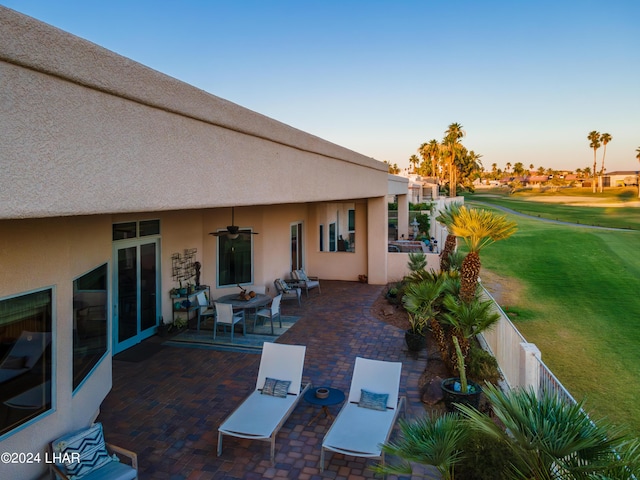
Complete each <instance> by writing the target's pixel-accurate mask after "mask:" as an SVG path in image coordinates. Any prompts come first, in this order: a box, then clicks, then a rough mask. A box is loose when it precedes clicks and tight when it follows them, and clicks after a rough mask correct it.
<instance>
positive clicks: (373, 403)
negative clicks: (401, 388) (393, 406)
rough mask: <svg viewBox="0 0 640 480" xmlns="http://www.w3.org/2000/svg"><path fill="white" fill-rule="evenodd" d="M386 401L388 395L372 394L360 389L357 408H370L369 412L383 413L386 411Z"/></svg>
mask: <svg viewBox="0 0 640 480" xmlns="http://www.w3.org/2000/svg"><path fill="white" fill-rule="evenodd" d="M388 400H389V394H388V393H373V392H369V391H368V390H364V389H361V390H360V402H359V403H358V406H359V407H362V408H370V409H371V410H381V411H384V410H386V409H387V401H388Z"/></svg>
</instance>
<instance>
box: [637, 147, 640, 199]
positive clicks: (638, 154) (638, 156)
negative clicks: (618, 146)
mask: <svg viewBox="0 0 640 480" xmlns="http://www.w3.org/2000/svg"><path fill="white" fill-rule="evenodd" d="M636 159H637V160H638V161H639V162H640V147H638V148H636ZM636 181H637V182H638V198H640V175H638V179H637V180H636Z"/></svg>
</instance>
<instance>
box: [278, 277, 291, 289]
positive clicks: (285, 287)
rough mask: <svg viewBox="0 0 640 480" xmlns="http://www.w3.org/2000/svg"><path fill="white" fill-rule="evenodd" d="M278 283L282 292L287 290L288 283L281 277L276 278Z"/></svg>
mask: <svg viewBox="0 0 640 480" xmlns="http://www.w3.org/2000/svg"><path fill="white" fill-rule="evenodd" d="M278 285H279V286H280V290H282V291H283V292H288V291H289V285H287V282H285V281H284V280H282V279H281V278H279V279H278Z"/></svg>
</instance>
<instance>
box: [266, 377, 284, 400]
mask: <svg viewBox="0 0 640 480" xmlns="http://www.w3.org/2000/svg"><path fill="white" fill-rule="evenodd" d="M289 385H291V382H290V381H288V380H278V379H276V378H270V377H267V378H266V379H265V381H264V387H262V394H263V395H272V396H274V397H281V398H285V397H286V396H287V392H288V391H289Z"/></svg>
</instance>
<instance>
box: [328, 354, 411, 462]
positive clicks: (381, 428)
mask: <svg viewBox="0 0 640 480" xmlns="http://www.w3.org/2000/svg"><path fill="white" fill-rule="evenodd" d="M401 375H402V363H400V362H386V361H382V360H370V359H367V358H361V357H357V358H356V362H355V367H354V369H353V376H352V378H351V388H350V389H349V399H348V401H347V402H345V404H344V406H343V407H342V409H341V410H340V413H339V414H338V416H337V417H336V419H335V421H334V422H333V424H332V425H331V428H330V429H329V431H328V432H327V434H326V435H325V437H324V440H323V441H322V448H321V450H320V471H323V470H324V452H325V450H328V451H331V452H336V453H341V454H343V455H350V456H353V457H365V458H379V459H380V460H381V463H382V464H383V465H384V452H383V451H382V448H381V445H382V444H384V443H386V442H387V441H388V440H389V437H390V435H391V432H392V430H393V426H394V424H395V422H396V419H397V417H398V413H399V411H400V410H401V409H402V408H403V407H404V403H405V398H404V397H400V396H399V391H400V377H401Z"/></svg>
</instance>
